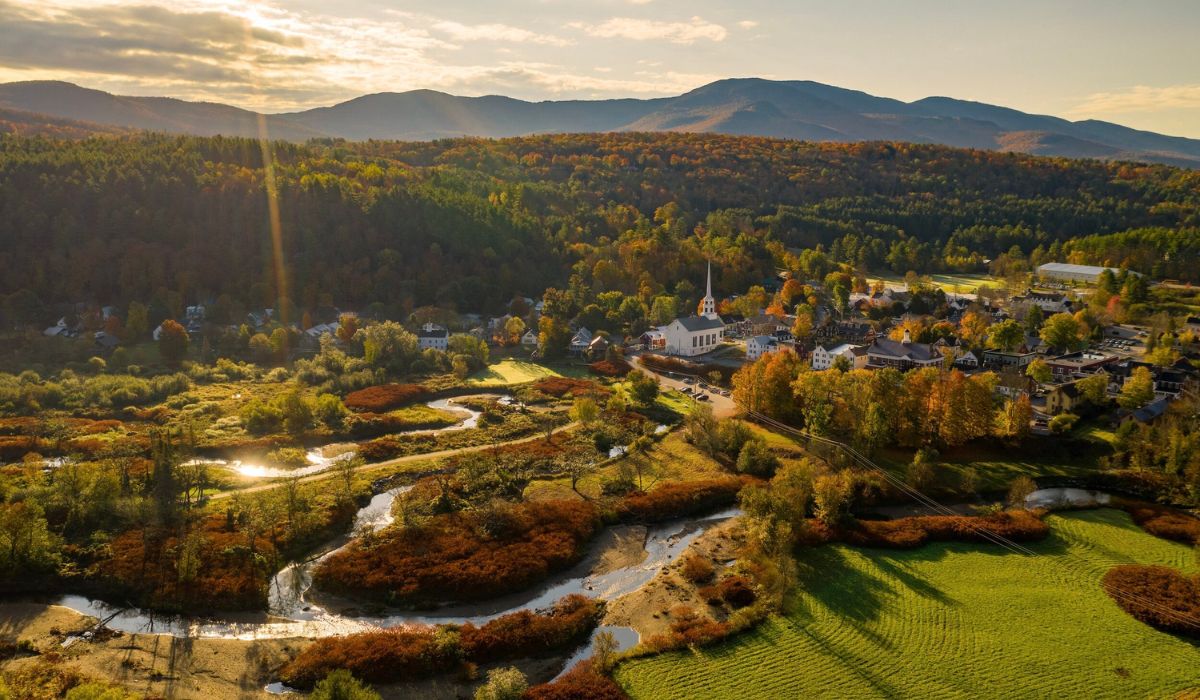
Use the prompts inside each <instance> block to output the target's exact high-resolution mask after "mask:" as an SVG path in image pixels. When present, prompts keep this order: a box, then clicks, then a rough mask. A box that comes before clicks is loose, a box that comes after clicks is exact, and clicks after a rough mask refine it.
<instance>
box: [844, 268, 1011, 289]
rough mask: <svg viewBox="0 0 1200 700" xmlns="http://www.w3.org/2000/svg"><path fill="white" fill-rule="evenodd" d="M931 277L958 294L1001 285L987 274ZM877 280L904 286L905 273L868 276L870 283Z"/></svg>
mask: <svg viewBox="0 0 1200 700" xmlns="http://www.w3.org/2000/svg"><path fill="white" fill-rule="evenodd" d="M929 279H930V280H931V281H932V282H933V283H934V284H935V285H937V286H938V287H941V288H942V291H945V292H947V293H950V292H954V293H957V294H973V293H974V292H975V290H977V289H979V288H980V287H999V286H1000V285H1001V282H1000V280H997V279H995V278H993V277H992V276H991V275H987V274H982V273H981V274H959V275H929ZM876 280H883V283H884V284H887V285H889V286H892V287H903V286H904V275H874V276H871V277H868V278H867V283H868V284H874V283H875V281H876Z"/></svg>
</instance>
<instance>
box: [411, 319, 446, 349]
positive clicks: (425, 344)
mask: <svg viewBox="0 0 1200 700" xmlns="http://www.w3.org/2000/svg"><path fill="white" fill-rule="evenodd" d="M417 347H419V348H421V349H422V350H429V349H431V348H432V349H434V350H442V351H445V350H446V349H447V348H449V347H450V331H448V330H446V329H445V328H442V327H441V326H438V325H434V324H432V323H426V324H425V325H424V326H421V330H420V331H418V332H417Z"/></svg>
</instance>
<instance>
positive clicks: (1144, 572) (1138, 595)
mask: <svg viewBox="0 0 1200 700" xmlns="http://www.w3.org/2000/svg"><path fill="white" fill-rule="evenodd" d="M1103 586H1104V591H1105V592H1106V593H1108V595H1109V596H1111V597H1112V599H1113V600H1114V601H1116V603H1117V605H1119V606H1121V609H1122V610H1124V611H1125V612H1127V613H1129V614H1130V615H1132V616H1134V617H1135V618H1137V619H1139V620H1141V621H1142V622H1145V623H1146V624H1148V625H1150V626H1151V627H1156V628H1158V629H1160V630H1165V631H1168V632H1182V633H1184V634H1188V635H1194V636H1200V576H1185V575H1184V574H1182V573H1180V572H1179V571H1177V570H1175V569H1172V568H1170V567H1166V566H1145V565H1142V564H1122V565H1120V566H1114V567H1113V568H1112V569H1109V571H1108V573H1107V574H1105V575H1104V580H1103Z"/></svg>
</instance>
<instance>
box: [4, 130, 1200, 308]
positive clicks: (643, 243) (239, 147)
mask: <svg viewBox="0 0 1200 700" xmlns="http://www.w3.org/2000/svg"><path fill="white" fill-rule="evenodd" d="M270 150H271V152H272V153H273V155H274V161H275V167H274V169H273V170H274V177H275V180H276V183H277V190H278V204H279V212H280V222H281V230H282V237H283V250H284V257H285V270H286V273H287V281H288V282H287V287H288V289H287V292H286V295H287V296H288V297H289V298H290V299H291V300H292V302H294V304H295V305H296V306H297V307H300V308H315V307H318V306H322V305H325V304H329V303H334V304H339V305H343V306H360V307H365V306H367V305H370V304H373V303H375V304H382V305H383V307H384V308H385V309H386V310H388V311H397V312H398V311H403V310H406V309H410V308H413V307H415V306H420V305H425V304H433V303H438V304H444V305H450V306H454V307H456V308H457V309H458V310H460V311H488V310H493V309H497V308H499V307H501V306H503V305H504V304H505V303H506V302H507V301H508V300H509V299H510V298H512V296H513V295H514V294H516V293H524V294H528V295H531V296H540V295H541V293H542V290H543V289H544V288H545V287H546V286H548V285H558V286H565V285H567V284H568V282H572V277H573V278H574V279H573V287H574V288H576V289H578V288H581V287H582V286H588V287H591V288H592V289H593V290H622V291H625V292H626V293H638V294H643V295H652V294H654V293H657V292H659V291H662V290H663V289H664V288H666V289H667V290H672V289H674V288H675V285H676V284H677V283H679V282H680V281H681V280H684V279H687V280H691V281H692V282H689V284H692V283H695V282H698V280H699V279H700V273H701V270H702V267H703V261H704V259H705V258H706V257H709V258H712V259H713V260H714V261H716V262H717V263H718V265H717V266H716V268H715V270H714V271H715V273H716V275H717V277H716V280H715V281H716V284H717V286H718V287H719V288H720V289H721V290H725V291H726V293H731V292H738V291H742V290H744V289H745V288H746V287H747V286H748V285H749V284H753V283H756V282H757V281H759V280H761V279H762V278H763V276H765V275H768V274H770V272H771V271H772V269H773V268H774V267H775V266H776V265H777V264H778V263H781V262H786V263H787V264H788V265H789V266H791V267H794V268H798V269H800V270H801V271H802V272H804V273H806V274H810V275H812V276H814V277H820V276H822V275H823V274H824V273H825V272H827V271H828V269H829V268H830V267H831V265H832V264H833V263H836V262H849V263H851V264H853V265H855V266H858V267H860V268H864V269H866V270H871V271H886V270H891V271H894V272H898V273H903V272H906V271H908V270H915V271H917V272H938V271H971V270H983V269H986V268H987V266H988V265H989V264H990V265H991V266H992V267H993V271H994V272H999V273H1001V274H1003V273H1004V270H1003V269H1000V270H996V269H995V267H996V266H997V265H1000V266H1001V267H1003V266H1005V265H1013V264H1016V265H1032V264H1036V263H1037V262H1039V261H1047V260H1071V261H1074V262H1088V263H1105V264H1112V265H1122V264H1129V265H1130V266H1131V267H1133V268H1135V269H1139V270H1142V271H1144V272H1148V273H1153V274H1155V275H1161V276H1165V277H1174V278H1179V279H1187V280H1197V279H1200V277H1198V275H1200V273H1198V272H1197V269H1196V266H1195V264H1194V262H1195V260H1197V259H1200V172H1195V171H1188V170H1179V169H1174V168H1170V167H1167V166H1143V165H1131V164H1121V163H1101V162H1097V161H1078V160H1065V159H1048V158H1036V157H1031V156H1023V155H1013V154H1001V153H994V152H985V151H971V150H960V149H952V148H945V147H938V146H919V145H908V144H892V143H866V144H850V145H846V144H815V143H805V142H794V141H781V140H772V139H765V138H755V137H732V136H714V135H691V134H592V135H560V136H537V137H527V138H517V139H507V140H500V141H489V140H474V139H461V140H447V141H437V142H427V143H401V142H366V143H346V142H339V141H327V142H310V143H309V144H307V145H295V144H287V143H276V144H273V145H272V146H271V149H270ZM262 165H263V150H262V149H261V148H260V146H259V144H258V143H257V142H255V141H252V140H238V139H228V138H194V137H166V136H143V137H124V138H96V139H91V140H84V141H74V142H67V141H54V140H48V139H24V138H18V137H11V136H10V137H3V139H2V140H0V222H3V223H2V224H0V226H2V229H0V235H3V239H4V245H3V246H2V247H0V266H2V268H3V269H4V270H5V271H6V276H5V284H4V289H3V292H4V294H6V295H7V302H8V303H7V304H6V310H7V311H8V312H9V314H10V317H12V319H13V320H16V321H20V320H25V317H28V316H31V315H36V313H37V312H39V311H40V310H42V309H44V308H46V307H48V306H49V305H51V304H54V303H62V302H77V301H95V302H99V303H118V304H119V303H124V302H127V301H129V300H133V299H139V300H149V299H157V300H160V301H165V299H166V298H168V297H169V298H173V299H176V300H179V299H182V300H184V301H192V300H210V299H217V298H220V297H222V296H223V295H224V297H225V300H226V306H232V307H238V306H241V307H244V308H249V307H253V306H256V305H257V306H262V305H266V306H272V305H275V304H276V303H277V301H278V299H277V297H278V290H276V288H275V286H276V275H275V272H274V267H273V262H272V261H273V256H272V242H271V241H272V238H271V235H270V226H269V224H268V220H269V217H268V212H269V209H268V197H267V187H266V185H265V182H266V180H267V178H266V175H265V172H264V169H263V167H262ZM799 249H812V250H813V251H816V252H807V251H806V252H801V251H800V250H799ZM789 251H790V252H789ZM797 254H798V255H799V257H798V258H797V257H789V256H794V255H797ZM785 258H786V260H785ZM985 261H991V262H990V263H988V262H985ZM675 291H676V292H678V291H680V290H675ZM683 291H688V290H686V289H685V290H683ZM30 320H32V319H30Z"/></svg>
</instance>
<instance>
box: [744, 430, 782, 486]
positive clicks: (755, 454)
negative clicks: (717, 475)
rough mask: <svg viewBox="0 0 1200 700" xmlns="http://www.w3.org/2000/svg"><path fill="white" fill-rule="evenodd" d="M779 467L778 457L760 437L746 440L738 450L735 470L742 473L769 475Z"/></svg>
mask: <svg viewBox="0 0 1200 700" xmlns="http://www.w3.org/2000/svg"><path fill="white" fill-rule="evenodd" d="M778 468H779V459H778V458H777V457H776V456H775V455H774V454H772V453H771V450H770V448H768V447H767V442H766V441H765V440H763V439H762V438H754V439H751V440H747V441H746V443H745V444H744V445H742V449H741V451H740V452H738V457H737V470H738V471H739V472H740V473H742V474H750V475H752V476H761V477H769V476H771V475H772V474H774V473H775V470H776V469H778Z"/></svg>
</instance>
